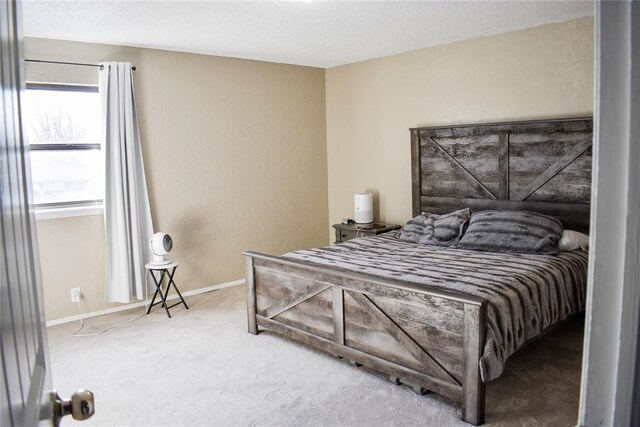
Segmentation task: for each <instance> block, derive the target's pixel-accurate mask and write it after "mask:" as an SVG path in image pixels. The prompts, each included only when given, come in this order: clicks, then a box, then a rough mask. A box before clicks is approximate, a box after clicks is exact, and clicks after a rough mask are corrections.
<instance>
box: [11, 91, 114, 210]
mask: <svg viewBox="0 0 640 427" xmlns="http://www.w3.org/2000/svg"><path fill="white" fill-rule="evenodd" d="M100 111H101V106H100V97H99V94H98V88H97V87H96V86H67V85H53V84H46V85H43V84H27V90H26V91H25V96H24V102H23V127H24V132H25V133H26V135H27V138H28V140H29V143H30V146H31V176H32V182H33V199H34V203H35V205H36V207H37V208H58V207H68V206H87V205H98V204H101V203H102V200H103V197H104V165H103V163H104V162H103V157H102V151H101V147H102V141H103V139H104V136H103V134H104V132H103V130H102V119H101V112H100Z"/></svg>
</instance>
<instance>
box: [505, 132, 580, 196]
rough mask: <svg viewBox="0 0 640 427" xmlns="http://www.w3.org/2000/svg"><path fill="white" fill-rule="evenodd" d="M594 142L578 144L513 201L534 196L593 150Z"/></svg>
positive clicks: (520, 192) (517, 194)
mask: <svg viewBox="0 0 640 427" xmlns="http://www.w3.org/2000/svg"><path fill="white" fill-rule="evenodd" d="M591 144H592V140H591V139H587V140H584V141H582V142H580V143H579V144H577V145H576V146H575V147H574V148H573V149H572V150H571V151H570V152H569V153H567V154H565V155H564V156H563V157H561V158H560V159H558V160H556V161H555V162H554V163H553V164H552V165H551V166H549V167H548V168H547V169H545V171H544V172H542V173H541V174H540V175H538V177H537V178H536V179H535V180H533V181H532V182H531V183H530V184H529V185H527V186H526V187H525V188H523V189H522V190H520V191H519V192H518V193H516V194H515V195H514V197H513V200H526V199H527V197H529V196H530V195H531V194H533V193H534V192H535V191H536V190H537V189H538V188H540V187H542V186H543V185H544V184H545V183H546V182H547V181H549V180H550V179H551V178H553V177H554V176H556V175H557V174H558V172H560V171H561V170H562V169H564V168H566V167H567V166H569V164H571V162H573V161H574V160H575V159H576V158H578V156H580V155H582V154H583V153H584V152H585V151H587V150H588V149H589V148H591Z"/></svg>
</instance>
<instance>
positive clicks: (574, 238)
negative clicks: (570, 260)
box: [558, 230, 589, 251]
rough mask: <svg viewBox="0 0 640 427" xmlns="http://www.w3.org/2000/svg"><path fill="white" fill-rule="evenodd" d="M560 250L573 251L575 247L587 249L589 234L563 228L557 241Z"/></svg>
mask: <svg viewBox="0 0 640 427" xmlns="http://www.w3.org/2000/svg"><path fill="white" fill-rule="evenodd" d="M558 249H559V250H561V251H573V250H575V249H585V250H586V249H589V236H587V235H586V234H583V233H578V232H577V231H571V230H564V231H563V232H562V237H561V238H560V241H559V242H558Z"/></svg>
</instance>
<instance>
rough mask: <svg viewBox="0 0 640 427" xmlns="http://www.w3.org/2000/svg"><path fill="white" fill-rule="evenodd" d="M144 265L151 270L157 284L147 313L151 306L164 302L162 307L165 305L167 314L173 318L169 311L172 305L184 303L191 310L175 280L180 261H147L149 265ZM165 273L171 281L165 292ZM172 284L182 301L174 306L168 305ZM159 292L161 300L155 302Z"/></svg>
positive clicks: (148, 311) (149, 311)
mask: <svg viewBox="0 0 640 427" xmlns="http://www.w3.org/2000/svg"><path fill="white" fill-rule="evenodd" d="M144 267H145V268H146V269H147V270H149V274H151V277H152V278H153V283H154V284H155V285H156V292H155V293H154V294H153V298H152V299H151V304H150V305H149V308H148V309H147V314H149V313H151V307H153V306H154V305H158V304H162V307H164V311H166V312H167V316H168V317H169V318H171V313H169V309H170V308H172V307H175V306H176V305H179V304H184V307H185V308H186V309H187V310H189V306H188V305H187V303H186V302H185V301H184V298H182V294H181V293H180V291H179V290H178V287H177V286H176V282H174V281H173V276H174V275H175V274H176V269H177V268H178V263H177V262H176V261H171V262H170V263H169V264H163V265H158V264H152V263H147V265H145V266H144ZM157 271H159V272H160V276H159V278H158V276H157V275H156V273H155V272H157ZM165 275H166V276H167V277H168V278H169V281H168V282H167V290H166V291H165V292H164V294H163V293H162V282H163V280H164V276H165ZM171 285H173V288H174V289H175V290H176V292H177V294H178V297H179V298H180V301H178V302H177V303H175V304H173V305H172V306H167V296H168V295H169V289H171ZM158 294H160V301H158V302H154V301H155V300H156V297H157V296H158Z"/></svg>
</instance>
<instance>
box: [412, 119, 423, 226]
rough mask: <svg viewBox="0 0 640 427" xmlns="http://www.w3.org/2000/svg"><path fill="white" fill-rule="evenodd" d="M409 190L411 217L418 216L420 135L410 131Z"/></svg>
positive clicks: (417, 132)
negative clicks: (411, 202)
mask: <svg viewBox="0 0 640 427" xmlns="http://www.w3.org/2000/svg"><path fill="white" fill-rule="evenodd" d="M411 182H412V184H411V188H412V189H413V194H412V196H413V197H412V200H413V216H417V215H420V202H419V199H420V188H421V186H422V184H421V175H420V133H419V131H418V130H412V131H411Z"/></svg>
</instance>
